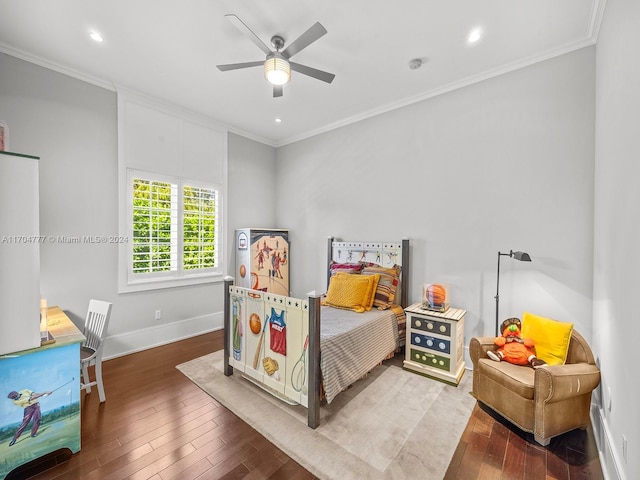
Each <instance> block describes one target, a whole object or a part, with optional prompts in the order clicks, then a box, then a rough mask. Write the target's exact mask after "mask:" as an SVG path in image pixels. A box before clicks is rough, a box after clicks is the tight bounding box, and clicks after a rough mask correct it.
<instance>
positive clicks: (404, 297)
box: [400, 238, 409, 308]
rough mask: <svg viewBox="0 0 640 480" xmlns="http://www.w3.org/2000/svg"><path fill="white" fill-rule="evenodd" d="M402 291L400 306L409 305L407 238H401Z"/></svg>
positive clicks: (405, 306)
mask: <svg viewBox="0 0 640 480" xmlns="http://www.w3.org/2000/svg"><path fill="white" fill-rule="evenodd" d="M401 268H402V293H401V297H400V304H401V305H402V308H407V307H408V306H409V289H408V288H407V287H408V286H409V239H408V238H403V239H402V267H401Z"/></svg>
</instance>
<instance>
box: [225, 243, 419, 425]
mask: <svg viewBox="0 0 640 480" xmlns="http://www.w3.org/2000/svg"><path fill="white" fill-rule="evenodd" d="M408 258H409V241H408V240H402V242H399V243H383V242H339V241H335V240H334V239H333V238H329V241H328V264H329V269H328V272H327V273H328V277H327V283H328V292H327V295H326V296H321V295H315V294H313V295H310V296H309V297H308V298H307V299H297V298H292V297H286V296H282V295H277V294H272V293H268V292H263V291H259V290H252V289H249V288H243V287H237V286H234V285H233V279H232V278H231V277H227V278H226V279H225V319H224V321H225V355H224V362H225V365H224V372H225V375H227V376H228V375H232V374H233V373H234V370H237V371H239V372H241V373H242V374H243V376H244V377H245V378H247V379H248V380H250V381H252V382H253V383H255V384H257V385H258V386H260V387H261V388H264V389H265V390H267V391H269V392H270V393H272V394H273V395H275V396H277V397H278V398H280V399H282V400H284V401H286V402H289V403H293V404H300V405H303V406H305V407H307V409H308V420H307V424H308V425H309V426H310V427H311V428H316V427H317V426H318V425H319V422H320V402H321V392H322V391H324V394H325V396H326V401H327V402H329V403H330V402H331V401H332V400H333V399H334V398H335V396H336V395H337V394H338V393H340V392H341V391H343V390H344V389H346V388H347V387H348V386H349V385H351V384H352V383H353V382H355V381H356V380H358V379H359V378H361V377H362V376H364V375H365V374H366V373H368V372H369V371H371V369H373V368H374V367H375V366H376V365H378V364H379V363H381V362H382V361H383V360H384V359H386V358H388V357H389V356H390V355H392V354H393V352H395V351H396V350H397V349H398V348H399V347H400V346H401V345H402V344H403V343H404V324H405V320H404V310H403V307H405V306H406V305H407V290H408V289H407V288H406V287H407V284H408V278H409V275H408V266H409V265H408ZM337 265H339V266H340V267H339V268H332V267H336V266H337ZM351 266H353V269H359V271H358V272H357V274H356V272H351V271H350V272H346V271H345V270H352V268H351ZM396 267H397V268H398V270H399V279H400V283H401V284H400V285H397V287H398V288H399V290H397V291H396V293H395V294H393V295H392V290H395V288H393V284H394V282H396V283H397V279H398V277H394V276H393V275H390V274H389V275H388V274H387V273H388V272H391V271H392V270H391V269H393V268H396ZM333 274H336V275H340V278H338V279H337V281H335V280H334V283H333V284H332V283H331V277H332V275H333ZM343 275H349V276H348V277H344V276H343ZM354 275H355V276H354ZM360 275H362V276H360ZM368 276H372V277H374V278H375V280H374V279H372V278H371V277H368ZM346 280H348V281H349V282H350V285H356V287H354V288H356V289H360V288H361V289H363V290H362V291H365V290H367V289H368V290H367V296H368V297H367V298H369V299H370V305H368V308H369V310H368V311H366V310H367V305H364V306H363V308H361V306H360V305H356V307H355V308H352V306H351V305H350V304H349V298H351V296H352V295H355V293H354V291H355V290H354V291H351V290H349V291H347V292H345V291H344V289H343V290H340V288H342V287H341V285H342V283H343V282H345V281H346ZM376 282H377V283H376ZM371 284H375V286H373V287H372V286H371ZM336 285H337V286H336ZM378 285H379V288H377V286H378ZM349 288H351V287H349ZM336 289H338V290H336ZM356 293H357V292H356ZM369 295H370V297H369ZM332 299H333V301H334V302H336V304H337V305H342V303H341V302H343V301H345V302H347V304H345V305H348V307H344V306H343V307H341V308H335V307H334V306H329V305H327V303H328V301H329V300H332ZM345 299H346V300H345ZM390 299H391V301H389V300H390ZM329 303H330V302H329ZM372 305H376V306H372ZM348 308H349V309H348ZM353 310H355V311H353ZM361 310H365V311H362V312H361V313H356V312H360V311H361Z"/></svg>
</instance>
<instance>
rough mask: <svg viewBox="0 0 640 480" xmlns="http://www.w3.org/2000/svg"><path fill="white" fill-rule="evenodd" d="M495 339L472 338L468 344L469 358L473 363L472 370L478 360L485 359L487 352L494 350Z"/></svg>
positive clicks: (476, 365)
mask: <svg viewBox="0 0 640 480" xmlns="http://www.w3.org/2000/svg"><path fill="white" fill-rule="evenodd" d="M495 339H496V337H473V338H472V339H471V340H470V342H469V357H470V358H471V362H472V363H473V369H474V370H476V368H477V367H478V360H479V359H481V358H487V351H489V350H495V349H496V344H495V343H494V340H495Z"/></svg>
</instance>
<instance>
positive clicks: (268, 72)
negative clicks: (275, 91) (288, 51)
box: [264, 52, 291, 85]
mask: <svg viewBox="0 0 640 480" xmlns="http://www.w3.org/2000/svg"><path fill="white" fill-rule="evenodd" d="M264 76H265V78H266V79H267V80H269V82H270V83H272V84H273V85H284V84H285V83H287V82H288V81H289V80H290V79H291V67H290V65H289V62H288V61H287V59H286V58H284V57H283V56H282V54H280V53H279V52H273V53H271V54H269V55H268V56H267V59H266V61H265V62H264Z"/></svg>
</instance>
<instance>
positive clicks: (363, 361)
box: [320, 307, 401, 403]
mask: <svg viewBox="0 0 640 480" xmlns="http://www.w3.org/2000/svg"><path fill="white" fill-rule="evenodd" d="M320 318H321V322H320V355H321V358H320V370H321V372H322V381H323V385H324V390H325V394H326V398H327V402H328V403H331V401H332V400H333V399H334V398H335V396H336V395H337V394H338V393H340V392H341V391H343V390H344V389H345V388H347V387H348V386H349V385H351V384H352V383H353V382H355V381H356V380H358V379H359V378H361V377H362V376H364V375H365V374H366V373H367V372H369V371H370V370H371V369H372V368H373V367H375V366H376V365H377V364H379V363H380V362H381V361H382V360H384V359H385V358H386V357H387V356H388V355H389V353H391V352H393V351H394V350H395V349H396V348H397V347H399V346H400V345H401V341H400V340H401V339H400V337H399V335H398V318H397V317H396V314H395V313H394V312H393V311H392V310H371V311H370V312H364V313H355V312H352V311H349V310H341V309H338V308H332V307H322V312H321V315H320Z"/></svg>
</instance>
